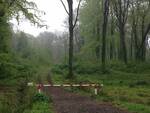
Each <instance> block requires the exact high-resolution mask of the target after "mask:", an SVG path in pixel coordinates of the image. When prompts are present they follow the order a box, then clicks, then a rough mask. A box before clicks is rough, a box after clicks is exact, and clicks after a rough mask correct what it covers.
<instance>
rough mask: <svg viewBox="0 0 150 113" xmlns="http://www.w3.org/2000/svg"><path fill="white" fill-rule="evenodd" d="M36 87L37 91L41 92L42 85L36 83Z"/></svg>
mask: <svg viewBox="0 0 150 113" xmlns="http://www.w3.org/2000/svg"><path fill="white" fill-rule="evenodd" d="M37 89H38V92H39V93H41V89H42V85H41V84H38V86H37Z"/></svg>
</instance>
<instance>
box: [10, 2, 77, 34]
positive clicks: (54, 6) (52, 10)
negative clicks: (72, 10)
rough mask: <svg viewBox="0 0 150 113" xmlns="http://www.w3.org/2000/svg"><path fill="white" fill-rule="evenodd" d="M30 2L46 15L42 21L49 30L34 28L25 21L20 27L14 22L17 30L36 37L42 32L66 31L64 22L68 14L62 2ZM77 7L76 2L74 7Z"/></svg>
mask: <svg viewBox="0 0 150 113" xmlns="http://www.w3.org/2000/svg"><path fill="white" fill-rule="evenodd" d="M30 1H34V2H35V3H36V4H37V6H38V8H39V9H40V10H42V11H44V12H45V13H46V15H43V17H42V19H43V20H45V21H46V22H45V23H46V24H47V25H48V26H49V28H48V29H47V30H46V29H45V28H36V27H34V26H32V25H31V24H30V23H29V22H28V21H23V22H21V23H20V25H18V24H17V22H15V21H14V20H13V24H14V29H15V30H16V29H19V30H22V31H24V32H26V33H30V34H32V35H34V36H37V35H38V34H39V33H40V32H43V31H52V32H55V31H64V30H66V29H65V28H64V27H63V22H64V20H65V18H66V17H67V14H66V12H65V10H64V8H63V6H62V4H61V2H60V0H30ZM63 1H66V0H63ZM74 1H76V0H74ZM66 5H67V4H66ZM76 5H77V3H76V2H75V3H74V7H76Z"/></svg>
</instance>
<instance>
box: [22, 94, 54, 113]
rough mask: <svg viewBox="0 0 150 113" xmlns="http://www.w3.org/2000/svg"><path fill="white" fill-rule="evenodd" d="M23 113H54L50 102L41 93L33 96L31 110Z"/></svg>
mask: <svg viewBox="0 0 150 113" xmlns="http://www.w3.org/2000/svg"><path fill="white" fill-rule="evenodd" d="M24 113H54V112H53V107H52V100H51V99H50V98H48V97H47V96H45V95H44V94H42V93H41V94H39V93H37V94H35V95H34V96H33V103H32V106H31V108H30V109H27V110H25V111H24Z"/></svg>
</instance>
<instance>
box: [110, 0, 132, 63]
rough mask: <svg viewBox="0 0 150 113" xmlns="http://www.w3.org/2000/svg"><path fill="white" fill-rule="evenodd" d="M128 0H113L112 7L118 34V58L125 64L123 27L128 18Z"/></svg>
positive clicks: (125, 50)
mask: <svg viewBox="0 0 150 113" xmlns="http://www.w3.org/2000/svg"><path fill="white" fill-rule="evenodd" d="M129 1H130V0H113V1H112V4H113V9H114V13H115V16H116V18H117V26H118V29H119V34H120V52H119V55H120V59H121V60H123V61H124V62H125V63H126V64H127V48H126V40H125V37H126V36H125V32H126V31H125V27H126V22H127V18H128V11H129Z"/></svg>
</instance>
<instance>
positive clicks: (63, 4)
mask: <svg viewBox="0 0 150 113" xmlns="http://www.w3.org/2000/svg"><path fill="white" fill-rule="evenodd" d="M60 1H61V3H62V5H63V7H64V9H65V11H66V13H67V14H68V15H69V12H68V11H67V8H66V6H65V4H64V2H63V0H60Z"/></svg>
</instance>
